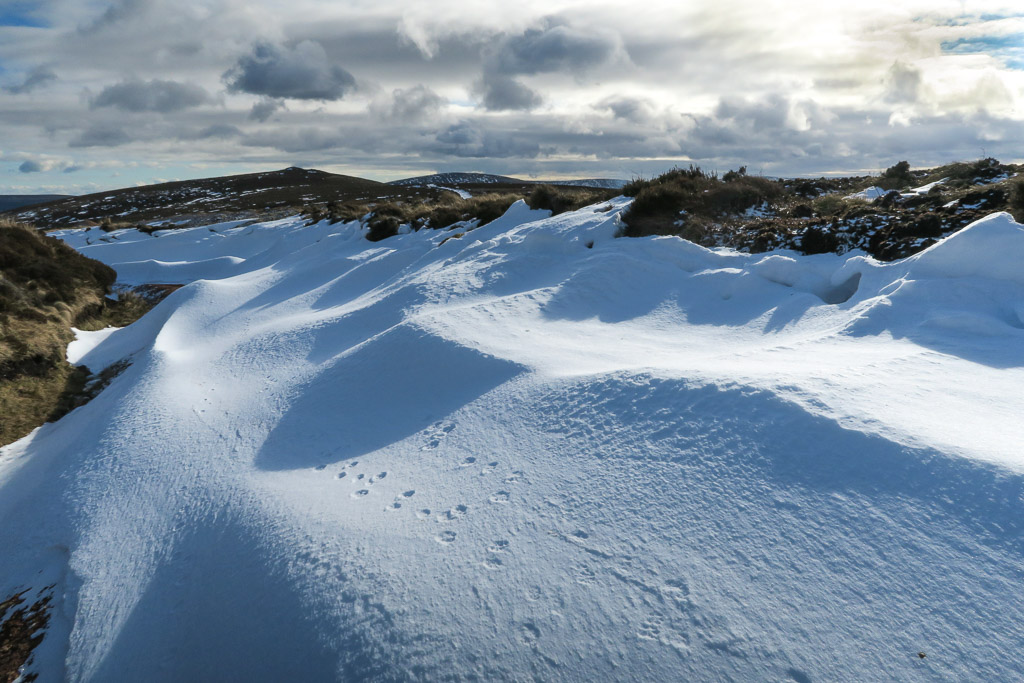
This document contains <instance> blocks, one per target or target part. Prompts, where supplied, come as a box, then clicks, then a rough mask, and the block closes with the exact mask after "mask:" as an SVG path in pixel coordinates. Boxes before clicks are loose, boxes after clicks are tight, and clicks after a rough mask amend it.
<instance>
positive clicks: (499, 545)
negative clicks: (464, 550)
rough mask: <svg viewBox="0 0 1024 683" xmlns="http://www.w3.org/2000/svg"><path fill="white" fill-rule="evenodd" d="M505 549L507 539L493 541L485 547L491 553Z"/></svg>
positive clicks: (506, 548) (501, 551) (506, 547)
mask: <svg viewBox="0 0 1024 683" xmlns="http://www.w3.org/2000/svg"><path fill="white" fill-rule="evenodd" d="M506 550H508V541H506V540H504V539H501V540H497V541H495V542H494V543H492V544H491V545H490V547H488V548H487V551H488V552H491V553H503V552H505V551H506Z"/></svg>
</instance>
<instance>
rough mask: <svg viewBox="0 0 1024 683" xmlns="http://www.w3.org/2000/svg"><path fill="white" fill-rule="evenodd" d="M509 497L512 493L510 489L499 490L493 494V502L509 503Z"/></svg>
mask: <svg viewBox="0 0 1024 683" xmlns="http://www.w3.org/2000/svg"><path fill="white" fill-rule="evenodd" d="M509 497H510V494H509V492H508V491H498V492H497V493H495V494H494V495H493V496H491V502H492V503H507V502H508V499H509Z"/></svg>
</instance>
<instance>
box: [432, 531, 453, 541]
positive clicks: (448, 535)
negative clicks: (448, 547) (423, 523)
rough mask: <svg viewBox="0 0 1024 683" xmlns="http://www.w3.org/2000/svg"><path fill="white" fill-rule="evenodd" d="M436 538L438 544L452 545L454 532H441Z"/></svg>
mask: <svg viewBox="0 0 1024 683" xmlns="http://www.w3.org/2000/svg"><path fill="white" fill-rule="evenodd" d="M436 538H437V542H438V543H452V542H454V541H455V532H454V531H442V532H441V533H439V534H438V535H437V536H436Z"/></svg>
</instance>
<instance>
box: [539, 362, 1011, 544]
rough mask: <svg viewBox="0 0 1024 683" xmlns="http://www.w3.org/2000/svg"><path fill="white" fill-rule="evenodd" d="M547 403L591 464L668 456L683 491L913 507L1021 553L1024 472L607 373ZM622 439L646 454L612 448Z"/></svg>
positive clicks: (779, 403) (798, 410) (711, 392)
mask: <svg viewBox="0 0 1024 683" xmlns="http://www.w3.org/2000/svg"><path fill="white" fill-rule="evenodd" d="M550 403H551V406H550V407H549V409H548V410H544V411H541V413H542V414H543V415H544V416H545V422H546V423H547V425H548V429H549V431H552V432H556V433H559V434H562V435H563V436H564V437H565V438H567V439H569V440H575V439H576V438H583V439H585V440H586V441H588V442H591V443H596V444H597V447H596V448H593V447H592V448H591V449H590V452H591V453H592V454H593V455H594V456H595V457H609V458H614V459H638V460H644V459H647V458H652V457H656V458H658V459H662V460H665V459H666V456H665V455H664V454H666V453H667V454H669V455H668V456H667V461H669V462H674V463H678V464H679V465H681V466H683V467H684V468H685V472H686V475H685V476H686V479H687V482H686V484H685V485H686V486H692V485H693V484H692V482H693V481H695V480H697V479H700V478H707V479H709V480H719V481H724V480H728V479H732V480H735V481H736V482H739V485H740V486H742V487H748V486H749V484H750V483H751V482H758V481H770V482H772V487H771V488H772V489H776V490H787V489H795V490H802V491H803V495H804V496H806V495H813V496H832V495H834V494H839V495H841V496H844V497H853V498H855V499H858V500H870V501H875V503H874V505H875V506H876V507H880V506H882V505H884V504H885V502H886V501H889V502H890V503H891V504H893V505H895V506H897V507H898V506H902V505H906V504H907V502H908V501H911V500H912V501H914V505H915V506H916V507H918V508H922V509H928V510H932V511H938V510H941V512H942V514H944V515H946V516H948V517H951V518H954V519H956V520H958V521H959V522H960V523H961V524H963V525H964V526H965V527H968V528H972V529H974V530H975V531H976V532H977V533H978V535H979V536H981V537H984V538H987V539H988V542H989V543H993V544H996V545H1004V546H1008V547H1010V548H1012V552H1013V553H1014V554H1016V555H1018V556H1024V475H1021V474H1017V473H1014V472H1011V471H1009V470H1006V469H1003V468H1000V467H997V466H995V465H990V464H988V463H984V462H980V461H976V460H971V459H968V458H965V457H959V456H951V455H946V454H942V453H939V452H937V451H934V450H930V449H919V448H910V447H906V446H903V445H900V444H898V443H895V442H893V441H890V440H888V439H885V438H883V437H881V436H877V435H872V434H867V433H863V432H859V431H854V430H850V429H846V428H844V427H842V426H841V425H839V424H838V423H837V422H835V421H834V420H832V419H829V418H828V417H824V416H819V415H815V414H813V413H810V412H808V411H807V410H805V409H804V408H802V407H801V406H799V405H797V404H795V403H792V402H789V401H786V400H783V399H781V398H779V397H778V396H776V395H774V394H772V393H770V392H767V391H761V390H754V389H749V388H741V387H730V388H724V389H723V388H719V387H717V386H713V385H709V386H693V385H690V384H689V383H688V382H686V381H685V380H678V379H658V378H652V377H650V376H647V375H641V376H613V377H611V378H607V379H602V380H599V381H597V382H594V383H592V384H584V385H582V386H578V387H575V388H570V389H569V390H568V391H567V393H566V394H564V395H562V396H557V397H554V398H552V399H550ZM623 425H630V429H629V430H626V429H624V428H623V427H622V426H623ZM595 431H596V434H595ZM622 435H629V438H630V439H631V440H632V441H633V442H635V441H636V440H637V439H638V438H639V440H640V441H641V442H642V443H644V444H645V447H644V448H643V449H641V450H638V449H636V448H635V447H633V446H632V445H631V444H630V443H618V442H619V439H620V438H623V437H622ZM640 437H642V438H640ZM659 453H660V454H662V455H658V456H656V455H654V454H659ZM701 472H703V473H704V474H701ZM705 486H711V485H710V484H707V482H705ZM711 488H721V484H715V485H714V486H711ZM763 494H764V491H763V490H762V492H761V493H760V494H758V495H763ZM744 495H749V494H744Z"/></svg>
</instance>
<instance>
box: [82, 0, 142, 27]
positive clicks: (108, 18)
mask: <svg viewBox="0 0 1024 683" xmlns="http://www.w3.org/2000/svg"><path fill="white" fill-rule="evenodd" d="M151 4H152V0H116V1H115V2H113V3H111V4H110V5H109V6H108V7H107V9H106V10H104V11H103V14H101V15H100V16H99V17H97V18H96V19H94V20H93V21H91V22H89V23H87V24H85V25H84V26H81V27H80V28H79V29H78V32H79V33H81V34H89V33H96V32H98V31H102V30H103V29H106V28H108V27H111V26H115V25H116V24H119V23H121V22H123V21H125V20H126V19H131V18H134V17H137V16H139V15H140V14H142V13H143V12H145V10H146V9H148V7H149V6H150V5H151Z"/></svg>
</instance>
